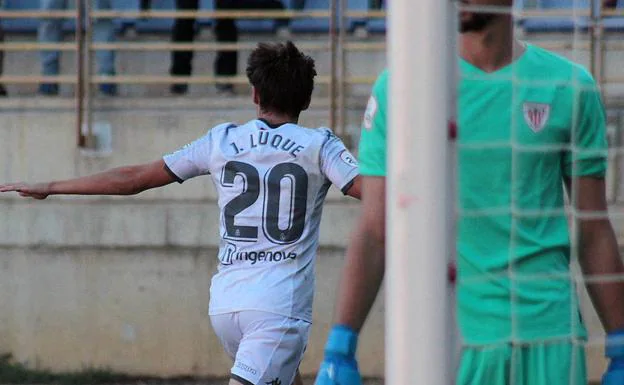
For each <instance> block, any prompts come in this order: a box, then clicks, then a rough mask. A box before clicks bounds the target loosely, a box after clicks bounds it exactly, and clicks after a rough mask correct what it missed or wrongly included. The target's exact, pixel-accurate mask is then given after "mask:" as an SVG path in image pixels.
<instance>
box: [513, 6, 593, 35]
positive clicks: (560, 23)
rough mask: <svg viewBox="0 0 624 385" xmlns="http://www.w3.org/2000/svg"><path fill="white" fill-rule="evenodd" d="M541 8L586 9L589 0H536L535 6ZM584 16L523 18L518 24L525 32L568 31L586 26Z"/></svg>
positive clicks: (586, 20)
mask: <svg viewBox="0 0 624 385" xmlns="http://www.w3.org/2000/svg"><path fill="white" fill-rule="evenodd" d="M531 9H538V10H539V9H543V10H555V9H560V10H572V9H578V10H587V9H589V0H537V4H536V8H531ZM587 22H588V19H587V18H586V17H576V18H575V17H535V18H527V19H525V20H523V21H522V22H521V23H520V25H521V26H522V27H523V28H524V29H525V30H526V31H527V32H569V31H572V30H574V29H576V28H580V29H585V28H587Z"/></svg>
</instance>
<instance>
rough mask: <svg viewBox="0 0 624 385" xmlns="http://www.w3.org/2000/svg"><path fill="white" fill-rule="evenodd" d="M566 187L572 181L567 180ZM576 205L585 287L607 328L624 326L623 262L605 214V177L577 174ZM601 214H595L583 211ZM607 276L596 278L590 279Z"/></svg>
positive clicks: (622, 327)
mask: <svg viewBox="0 0 624 385" xmlns="http://www.w3.org/2000/svg"><path fill="white" fill-rule="evenodd" d="M566 184H567V186H568V191H570V189H571V187H572V186H571V181H570V180H568V181H566ZM572 195H575V196H576V202H575V203H576V205H575V207H576V209H577V210H578V211H579V212H580V214H581V218H580V219H579V220H578V224H579V226H578V230H579V236H580V245H579V246H580V258H579V262H580V265H581V268H582V269H583V273H584V274H585V276H586V277H587V278H589V282H588V283H587V290H588V291H589V294H590V296H591V299H592V302H593V303H594V306H595V308H596V311H597V313H598V316H599V317H600V319H601V321H602V324H603V326H604V328H605V330H606V331H607V332H613V331H616V330H624V301H622V299H623V298H624V281H623V280H622V279H624V264H622V259H621V258H620V253H619V250H618V244H617V240H616V237H615V233H614V231H613V227H612V226H611V222H610V221H609V218H608V217H607V212H608V211H607V210H608V208H607V202H606V197H605V196H606V194H605V180H604V178H593V177H580V178H578V180H577V181H576V194H572ZM588 214H600V215H599V216H598V217H594V218H591V217H590V218H584V215H588ZM603 276H608V277H607V278H606V279H605V280H603V281H600V282H595V281H593V279H597V278H601V277H603Z"/></svg>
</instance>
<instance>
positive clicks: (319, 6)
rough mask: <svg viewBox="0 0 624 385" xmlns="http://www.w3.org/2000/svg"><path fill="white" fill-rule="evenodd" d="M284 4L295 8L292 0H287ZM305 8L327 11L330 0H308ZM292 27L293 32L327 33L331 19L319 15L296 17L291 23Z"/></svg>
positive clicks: (306, 9)
mask: <svg viewBox="0 0 624 385" xmlns="http://www.w3.org/2000/svg"><path fill="white" fill-rule="evenodd" d="M284 5H286V8H288V9H293V8H294V7H293V5H292V2H291V1H290V0H285V1H284ZM303 10H304V11H311V10H316V11H327V10H329V0H306V1H305V6H304V7H303ZM290 29H291V30H292V31H293V32H302V33H323V32H325V33H326V32H328V31H329V19H328V18H317V17H314V18H307V19H301V18H296V19H293V20H292V22H291V23H290Z"/></svg>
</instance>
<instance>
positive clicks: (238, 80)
mask: <svg viewBox="0 0 624 385" xmlns="http://www.w3.org/2000/svg"><path fill="white" fill-rule="evenodd" d="M592 1H599V0H592ZM89 3H90V2H89V1H85V2H84V4H85V6H84V7H76V9H75V10H66V11H45V12H44V11H0V19H9V18H11V19H15V18H35V19H41V18H47V19H50V18H62V19H75V20H76V23H77V25H78V26H84V29H83V28H76V34H75V40H74V41H73V42H68V43H56V44H55V43H52V44H51V43H39V42H19V43H3V44H0V50H4V51H33V50H38V51H42V50H59V51H70V52H75V53H76V61H77V70H76V73H75V74H74V75H58V76H37V75H34V76H33V75H2V76H0V83H5V84H11V83H22V84H35V83H59V84H71V85H74V86H75V87H76V92H75V100H76V117H77V119H76V137H77V139H76V141H77V144H78V146H80V147H89V146H91V145H92V144H93V143H92V141H91V136H92V135H91V124H90V123H91V116H92V88H93V86H95V85H99V84H103V83H113V84H171V83H176V82H184V83H189V84H218V83H233V84H246V83H247V79H246V77H244V76H233V77H225V76H210V75H192V76H189V77H175V76H170V75H110V76H102V75H94V74H92V67H93V65H92V64H93V60H92V56H93V53H94V52H95V51H98V50H114V51H139V52H140V51H145V52H147V51H172V50H193V51H217V50H219V51H235V50H236V51H241V50H251V49H253V48H254V47H255V44H250V43H244V42H239V43H211V42H200V41H196V42H193V43H169V42H166V43H161V42H158V43H150V42H145V43H136V42H115V43H100V42H94V41H92V39H91V35H92V21H93V19H95V18H113V19H163V18H165V19H173V18H195V19H219V18H235V19H292V20H294V19H302V18H323V19H327V20H328V21H329V33H328V35H327V42H325V43H306V42H301V43H298V45H299V46H300V47H301V48H302V49H303V50H305V51H308V52H310V51H317V52H329V59H330V70H329V73H327V74H320V76H319V77H318V79H317V82H318V83H319V84H323V85H326V86H328V88H329V114H330V116H329V123H330V126H332V127H334V128H335V130H336V132H337V133H338V134H339V135H342V134H344V133H345V132H344V131H345V116H346V113H345V109H346V103H345V100H346V96H347V86H349V85H356V84H372V83H373V82H374V80H375V78H376V74H371V75H370V76H348V75H347V70H346V62H347V60H346V55H347V53H349V52H357V51H360V52H362V51H382V50H385V47H386V46H385V42H378V41H377V42H375V41H371V42H369V41H347V33H348V32H347V28H346V23H347V20H348V19H360V20H370V19H375V18H384V17H385V11H383V10H377V11H375V10H368V11H355V10H348V9H346V4H345V3H346V2H345V1H341V0H331V1H330V7H329V9H328V10H321V11H306V10H304V11H292V10H287V11H271V10H262V11H249V10H240V11H239V10H236V11H226V10H217V11H205V10H197V11H178V10H176V11H155V10H149V11H126V10H124V11H117V10H91V9H90V6H89ZM590 8H591V9H581V10H524V11H521V12H519V13H516V17H518V18H520V19H524V18H541V17H586V18H589V20H590V23H589V28H588V32H587V33H584V36H586V37H587V38H586V39H584V40H583V41H574V42H566V41H561V40H558V41H548V42H540V45H541V46H543V47H545V48H549V49H553V50H566V49H576V50H584V51H589V52H590V70H591V72H592V73H593V74H594V76H595V77H596V79H597V81H598V82H599V83H600V84H602V85H604V84H624V77H621V76H620V77H618V76H605V55H606V52H607V50H623V51H624V41H608V42H607V41H606V40H605V32H604V28H603V20H604V18H605V17H616V16H617V17H624V10H601V11H600V12H596V11H593V9H595V7H593V6H592V7H590ZM83 126H84V127H86V130H83Z"/></svg>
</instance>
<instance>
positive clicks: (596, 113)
mask: <svg viewBox="0 0 624 385" xmlns="http://www.w3.org/2000/svg"><path fill="white" fill-rule="evenodd" d="M580 80H581V81H580V87H578V89H577V91H576V95H575V99H576V102H577V103H576V108H575V110H576V111H575V114H576V116H575V119H574V121H573V127H572V130H571V133H570V149H569V151H566V153H565V155H564V172H565V174H566V176H599V177H604V176H605V174H606V170H607V150H608V144H607V134H606V131H607V128H606V117H605V109H604V105H603V103H602V100H601V97H600V90H599V89H598V86H597V85H596V83H595V82H594V80H593V79H592V77H591V75H589V73H587V72H586V71H585V70H584V69H583V70H582V72H581V79H580Z"/></svg>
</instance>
